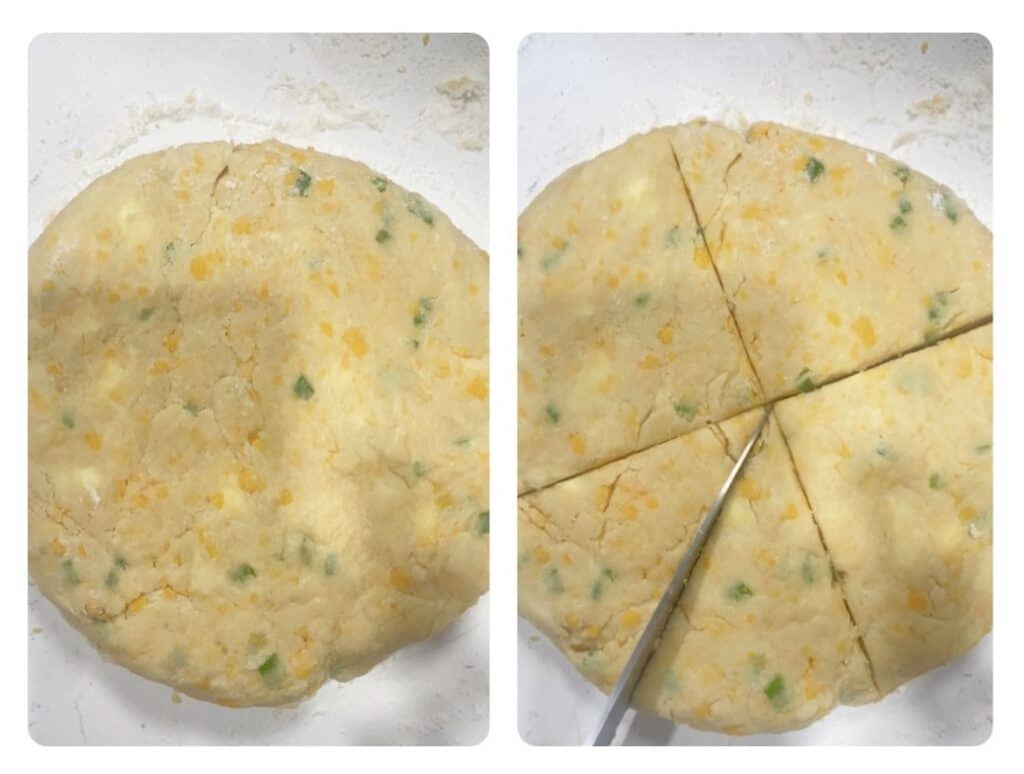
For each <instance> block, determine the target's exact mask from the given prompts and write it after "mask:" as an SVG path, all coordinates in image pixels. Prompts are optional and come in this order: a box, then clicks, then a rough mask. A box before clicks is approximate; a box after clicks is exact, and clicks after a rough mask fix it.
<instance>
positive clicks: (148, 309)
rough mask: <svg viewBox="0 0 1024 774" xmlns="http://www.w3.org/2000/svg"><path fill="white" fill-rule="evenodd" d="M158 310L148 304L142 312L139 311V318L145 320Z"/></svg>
mask: <svg viewBox="0 0 1024 774" xmlns="http://www.w3.org/2000/svg"><path fill="white" fill-rule="evenodd" d="M155 311H156V307H155V306H147V307H145V308H144V309H143V310H142V311H141V312H139V319H140V320H142V321H143V322H145V321H146V320H148V319H149V318H150V317H152V316H153V312H155Z"/></svg>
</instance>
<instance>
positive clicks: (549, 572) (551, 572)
mask: <svg viewBox="0 0 1024 774" xmlns="http://www.w3.org/2000/svg"><path fill="white" fill-rule="evenodd" d="M544 583H545V585H546V586H547V587H548V591H550V592H551V593H552V594H561V593H562V592H563V591H565V586H564V585H562V576H561V575H560V574H559V572H558V568H557V567H547V568H545V570H544Z"/></svg>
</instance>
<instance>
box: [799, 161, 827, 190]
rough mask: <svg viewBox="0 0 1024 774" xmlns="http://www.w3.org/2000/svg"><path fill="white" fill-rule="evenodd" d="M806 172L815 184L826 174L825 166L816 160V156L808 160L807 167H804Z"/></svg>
mask: <svg viewBox="0 0 1024 774" xmlns="http://www.w3.org/2000/svg"><path fill="white" fill-rule="evenodd" d="M804 172H806V173H807V179H808V180H810V181H811V182H812V183H813V182H814V181H815V180H817V179H818V178H819V177H821V176H822V175H823V174H824V173H825V165H824V164H822V163H821V162H820V161H818V160H817V159H816V158H814V156H811V157H810V158H809V159H807V166H805V167H804Z"/></svg>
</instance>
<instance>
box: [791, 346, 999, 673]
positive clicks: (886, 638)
mask: <svg viewBox="0 0 1024 774" xmlns="http://www.w3.org/2000/svg"><path fill="white" fill-rule="evenodd" d="M991 335H992V329H991V326H985V327H983V328H979V329H977V330H975V331H972V332H970V333H967V334H964V335H961V336H958V337H956V338H953V339H950V340H948V341H945V342H942V343H941V344H938V345H936V346H934V347H931V348H928V349H926V350H922V351H920V352H917V353H914V354H911V355H907V356H906V357H904V358H900V359H898V360H895V361H893V362H891V363H887V364H885V365H884V366H881V367H879V368H876V369H873V370H871V371H868V372H866V373H863V374H858V375H856V376H854V377H851V378H850V379H847V380H844V381H842V382H839V383H836V384H832V385H829V386H827V387H825V388H823V389H821V390H819V391H817V392H814V393H812V394H810V395H801V396H798V397H795V398H792V399H790V400H787V401H785V402H783V403H781V404H780V405H779V406H778V409H777V410H778V414H779V419H780V422H781V423H782V426H783V428H784V430H785V432H786V434H787V436H788V437H789V440H790V443H791V444H792V449H793V455H794V457H795V459H796V464H797V468H798V469H799V471H800V475H801V478H802V481H803V483H804V486H805V487H806V490H807V494H808V497H809V499H810V502H811V507H812V508H813V510H814V513H815V515H816V517H817V519H818V523H819V524H820V525H821V528H822V532H823V535H824V539H825V543H826V544H827V545H828V548H829V551H830V553H831V555H832V558H833V562H834V563H835V566H836V568H837V570H838V571H839V573H840V575H841V576H842V577H843V578H844V581H843V585H844V587H845V589H846V594H847V597H848V600H849V603H850V608H851V610H852V611H853V614H854V617H855V618H856V620H857V621H858V622H859V624H860V626H861V628H862V630H863V632H864V642H865V645H866V647H867V651H868V656H869V657H870V659H871V662H872V664H873V666H874V670H875V675H876V677H877V680H878V685H879V687H880V688H881V690H882V691H883V692H888V691H891V690H892V689H893V688H895V687H897V686H898V685H900V684H901V683H903V682H906V681H907V680H909V679H911V678H912V677H915V676H916V675H918V674H921V673H922V672H925V671H927V670H929V669H932V668H934V667H937V666H939V665H941V664H944V663H946V662H947V661H950V660H951V659H953V658H955V657H957V656H958V655H960V654H961V653H964V652H965V651H967V650H968V649H969V648H970V647H971V646H973V645H974V644H975V642H977V641H978V640H979V639H980V638H981V637H982V636H983V635H984V634H985V633H986V632H988V631H989V630H990V628H991V624H992V397H991V396H992V362H991V358H992V350H991ZM952 418H955V421H951V419H952Z"/></svg>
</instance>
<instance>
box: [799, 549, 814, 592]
mask: <svg viewBox="0 0 1024 774" xmlns="http://www.w3.org/2000/svg"><path fill="white" fill-rule="evenodd" d="M814 561H815V557H814V556H812V555H811V554H807V556H805V557H804V562H803V564H802V565H800V577H801V578H803V579H804V583H806V584H807V585H808V586H811V585H813V584H814V580H815V578H817V572H816V571H815V569H814Z"/></svg>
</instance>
